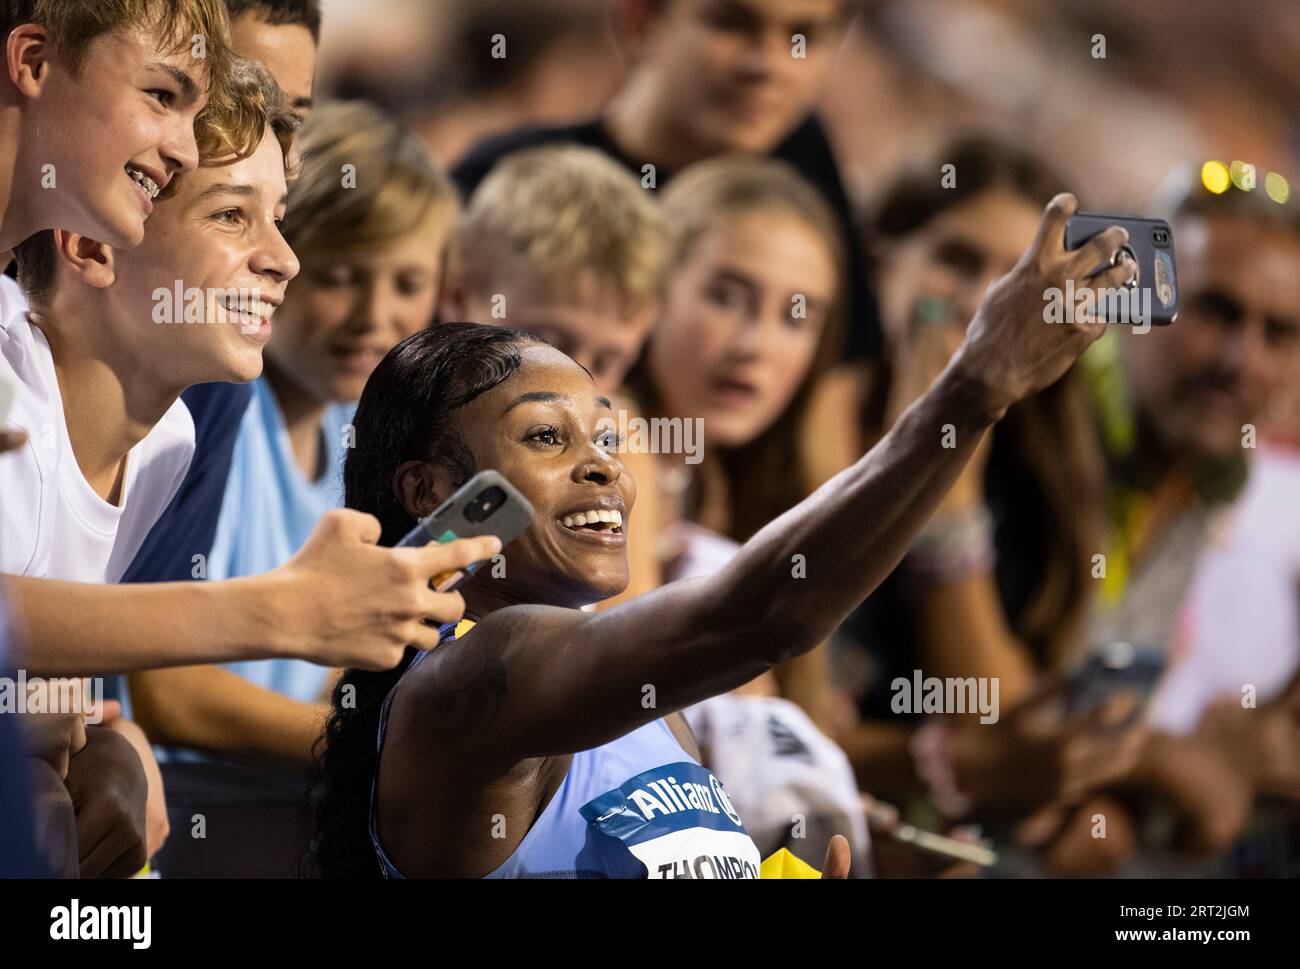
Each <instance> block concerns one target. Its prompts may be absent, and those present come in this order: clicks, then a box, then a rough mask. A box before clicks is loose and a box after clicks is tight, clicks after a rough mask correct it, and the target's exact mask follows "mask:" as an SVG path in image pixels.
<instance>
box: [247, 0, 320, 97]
mask: <svg viewBox="0 0 1300 969" xmlns="http://www.w3.org/2000/svg"><path fill="white" fill-rule="evenodd" d="M231 33H232V34H233V35H234V40H235V51H236V52H237V53H238V54H239V56H240V57H246V58H248V59H249V60H252V61H257V62H258V63H260V64H262V65H263V66H265V67H266V69H267V70H268V71H270V72H271V75H272V76H273V77H274V78H275V82H276V83H277V84H279V85H280V90H282V91H284V100H285V102H286V103H287V104H288V105H289V108H290V109H291V110H292V111H293V113H294V114H296V115H297V116H298V118H299V120H301V121H306V120H307V116H308V115H309V114H310V113H311V105H312V95H311V92H312V85H313V83H314V81H315V78H316V44H315V42H314V41H313V40H312V39H311V31H310V30H308V29H307V28H306V27H305V26H303V25H302V24H269V23H267V22H266V18H265V17H264V16H263V15H262V14H260V13H258V12H257V11H256V10H250V11H248V12H246V13H244V14H242V15H241V16H240V17H239V18H238V19H237V20H235V22H234V24H233V25H232V29H231Z"/></svg>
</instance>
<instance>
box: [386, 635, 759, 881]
mask: <svg viewBox="0 0 1300 969" xmlns="http://www.w3.org/2000/svg"><path fill="white" fill-rule="evenodd" d="M451 629H452V627H451V626H450V625H448V626H444V627H443V628H442V633H443V640H442V641H443V642H446V641H447V640H448V639H452V638H455V637H454V635H449V634H450V633H451ZM427 655H428V653H427V652H422V653H420V654H419V655H417V656H416V657H415V659H414V660H413V661H412V662H411V665H410V667H408V669H407V672H409V671H410V670H412V669H414V668H415V667H416V666H417V665H418V664H419V663H420V662H421V661H422V660H423V659H424V658H425V656H427ZM394 692H396V686H394V688H393V691H390V692H389V694H388V696H387V698H385V700H384V705H383V708H382V710H381V711H380V717H379V736H378V747H379V750H380V751H381V752H382V750H383V745H384V732H385V730H386V728H387V725H388V710H389V705H390V704H391V702H392V699H393V693H394ZM378 776H379V774H378V769H376V772H375V781H374V782H373V783H372V786H371V791H370V841H371V843H372V844H373V845H374V849H375V856H376V858H377V859H378V861H379V866H380V869H381V870H382V871H383V874H384V877H386V878H403V877H405V876H403V875H402V873H401V872H400V871H398V869H397V866H396V865H394V864H393V863H392V861H391V860H389V858H388V855H387V854H386V853H385V852H384V847H383V845H382V844H381V843H380V841H379V828H378V824H377V815H376V811H375V791H376V788H377V787H378ZM759 861H760V859H759V854H758V848H757V847H756V846H755V845H754V842H753V841H752V840H751V839H750V837H749V832H748V831H746V830H745V826H744V824H742V823H741V820H740V817H739V815H738V814H737V813H736V809H735V807H733V806H732V803H731V800H730V799H729V798H728V797H727V794H726V791H725V790H723V787H722V783H721V781H719V780H718V779H717V778H716V777H715V776H714V775H713V774H712V773H710V772H709V771H708V770H706V769H705V768H703V767H701V766H700V764H699V763H698V762H697V761H696V760H695V759H694V758H693V757H691V755H690V754H688V753H687V752H686V751H685V750H684V749H683V748H682V746H681V744H680V743H678V742H677V738H676V737H674V736H673V733H672V731H671V730H670V729H669V727H668V724H667V723H666V722H665V721H664V720H662V719H660V720H655V721H653V722H651V723H648V724H646V725H645V726H643V727H639V728H637V729H636V730H633V731H632V732H631V733H628V734H624V735H623V736H622V737H619V738H618V739H617V740H613V741H611V742H610V743H607V744H604V745H603V746H600V747H594V748H592V749H591V750H584V751H580V752H578V753H576V754H574V755H573V761H572V763H571V764H570V765H569V770H568V773H567V774H565V776H564V780H563V781H562V782H561V783H560V786H559V789H558V790H556V792H555V794H554V795H553V796H552V797H551V800H550V802H549V803H548V804H547V805H546V808H545V809H544V810H543V811H542V813H541V815H540V816H539V817H538V818H537V820H536V821H534V822H533V826H532V827H531V828H530V829H529V830H528V833H527V834H525V835H524V838H523V840H522V841H521V842H520V843H519V846H518V847H517V848H516V849H515V850H514V853H513V854H511V855H510V857H509V858H507V859H506V860H505V862H504V863H503V864H502V865H501V867H499V868H497V869H496V870H495V871H493V872H491V873H490V874H488V875H487V876H485V877H487V878H757V877H758V873H759Z"/></svg>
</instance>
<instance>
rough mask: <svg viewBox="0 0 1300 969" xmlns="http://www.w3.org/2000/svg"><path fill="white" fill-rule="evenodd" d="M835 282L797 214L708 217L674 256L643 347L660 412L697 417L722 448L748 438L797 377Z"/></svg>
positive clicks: (829, 263) (825, 253)
mask: <svg viewBox="0 0 1300 969" xmlns="http://www.w3.org/2000/svg"><path fill="white" fill-rule="evenodd" d="M835 288H836V268H835V258H834V256H833V255H832V253H831V251H830V249H829V248H828V246H827V245H826V242H825V240H824V239H823V238H822V236H820V235H819V234H818V233H817V232H816V231H815V230H814V229H813V228H812V227H810V226H809V225H807V224H806V223H805V222H804V221H803V220H802V219H801V218H799V217H798V216H796V215H793V214H791V213H786V212H780V211H770V212H766V211H760V212H753V213H749V214H745V215H738V216H732V217H729V218H726V219H723V220H721V221H720V222H718V223H717V226H716V228H714V229H712V230H710V231H708V232H707V233H705V234H704V235H703V236H702V237H701V238H700V239H699V241H698V242H697V243H696V245H695V247H694V249H693V250H692V251H691V252H690V253H689V255H688V256H687V257H686V258H685V259H683V260H681V261H680V263H679V266H678V268H677V269H676V270H675V272H674V274H673V278H672V282H671V284H670V287H669V292H668V298H667V301H666V304H665V309H664V313H663V316H662V317H661V318H660V321H659V323H658V325H657V327H656V328H655V331H654V336H653V339H652V340H651V342H650V346H649V348H648V349H647V354H648V363H649V367H650V374H651V378H652V380H653V382H654V385H655V387H656V389H657V390H658V393H659V397H660V403H661V405H662V407H663V409H664V411H665V412H666V413H667V414H668V415H669V416H673V417H702V418H704V427H705V433H706V434H707V435H708V437H709V440H710V441H712V442H713V443H715V444H718V445H720V446H722V447H739V446H741V445H744V444H748V443H749V442H750V441H752V440H754V439H755V438H756V437H758V435H760V434H762V433H763V432H764V431H765V430H767V429H768V428H769V427H771V426H772V424H773V423H774V422H775V421H776V420H777V419H778V418H779V417H780V416H781V414H782V413H783V412H784V411H785V409H786V408H787V407H788V406H789V405H790V402H791V401H792V400H793V399H794V396H795V394H796V393H797V392H798V389H799V386H800V385H801V384H802V382H803V380H804V378H805V377H806V376H807V374H808V370H809V368H810V367H811V365H812V362H813V359H814V357H815V355H816V352H817V346H818V341H819V339H820V337H821V333H822V330H823V329H824V327H825V326H826V322H827V315H828V312H829V310H830V307H831V304H832V301H833V299H834V297H835ZM800 311H802V313H803V315H802V317H801V316H800V315H799V313H800Z"/></svg>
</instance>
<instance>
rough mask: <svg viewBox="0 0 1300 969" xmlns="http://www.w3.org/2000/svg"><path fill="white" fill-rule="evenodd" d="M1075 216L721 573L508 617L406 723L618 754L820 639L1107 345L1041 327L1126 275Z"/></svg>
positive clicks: (1103, 237) (501, 743) (480, 637)
mask: <svg viewBox="0 0 1300 969" xmlns="http://www.w3.org/2000/svg"><path fill="white" fill-rule="evenodd" d="M1075 207H1076V202H1075V200H1074V199H1073V197H1072V196H1069V195H1063V196H1058V197H1057V198H1056V199H1054V200H1053V201H1052V203H1051V204H1050V205H1049V206H1048V208H1047V210H1046V212H1045V213H1044V216H1043V221H1042V225H1041V226H1040V229H1039V235H1038V238H1037V239H1036V240H1035V242H1034V244H1033V246H1031V247H1030V249H1029V251H1028V252H1026V253H1025V255H1024V257H1022V259H1021V261H1020V263H1019V264H1017V266H1016V268H1015V269H1014V270H1013V271H1012V272H1011V273H1010V274H1009V275H1007V276H1006V277H1004V278H1003V279H1001V280H999V281H998V282H997V283H995V284H994V285H993V286H991V287H990V289H989V291H988V294H987V295H986V297H985V299H984V302H983V304H982V305H981V307H980V310H979V312H978V313H977V315H976V318H975V319H974V320H973V321H972V323H971V325H970V328H969V330H968V331H967V335H966V339H965V342H964V343H963V344H962V346H961V348H960V349H959V350H958V352H957V353H956V354H955V355H954V357H953V358H952V360H951V361H950V362H949V365H948V367H947V368H946V369H945V370H944V371H943V373H942V374H940V376H939V377H938V378H937V379H936V381H935V382H934V384H933V385H932V386H931V387H930V389H929V390H928V391H927V392H926V393H925V394H924V395H922V396H921V397H920V398H919V399H918V400H916V401H915V402H914V403H913V404H912V405H911V406H910V407H909V408H908V409H907V410H906V411H905V412H904V413H903V414H902V416H901V417H900V418H899V420H898V421H897V423H896V424H895V425H894V427H893V429H892V430H891V431H890V432H889V433H888V434H887V435H886V436H885V437H884V438H883V439H882V440H881V441H880V442H879V443H878V444H877V445H876V446H875V447H874V448H872V449H871V451H870V452H868V453H867V454H866V455H865V456H864V457H863V458H861V459H860V460H859V461H858V462H857V463H855V464H854V465H853V466H851V467H849V468H847V469H845V470H844V471H843V472H841V473H840V474H838V475H836V476H835V477H834V478H832V479H831V480H830V481H828V482H827V483H826V484H824V485H823V486H822V487H821V488H819V489H818V490H817V491H816V492H814V493H813V494H812V495H811V496H809V497H808V498H807V499H806V500H804V501H803V502H801V503H800V504H798V505H796V506H795V507H794V508H792V509H790V511H788V512H786V513H785V514H784V515H782V516H781V517H779V518H777V519H776V520H775V521H773V522H771V523H770V524H769V525H767V526H766V527H765V528H764V529H762V530H761V531H760V532H758V534H756V535H755V536H754V537H753V538H751V539H750V540H749V541H748V542H747V543H746V544H745V545H744V546H743V548H742V549H741V550H740V552H739V553H738V554H737V555H736V556H735V558H734V559H733V560H732V561H731V562H730V563H729V564H728V565H727V567H726V568H725V569H723V570H722V571H721V572H719V573H718V574H716V575H714V576H710V577H708V578H704V579H699V580H694V581H690V582H680V583H672V584H670V585H667V586H664V587H662V588H660V589H658V590H656V591H654V592H651V593H648V594H646V595H644V596H640V597H638V598H637V599H634V600H632V601H630V602H628V603H626V604H624V605H621V606H619V607H617V608H615V609H611V610H609V611H607V612H601V613H583V612H579V611H576V610H567V609H555V608H550V607H543V606H519V607H511V608H507V609H502V610H500V611H498V612H494V613H492V614H491V615H489V616H488V617H487V618H486V619H485V620H484V621H483V622H482V623H480V625H479V627H478V628H477V629H476V630H475V631H474V633H473V634H472V635H471V636H470V637H468V638H467V639H466V640H465V641H463V642H458V643H451V644H448V645H446V646H443V647H440V648H439V649H438V650H436V651H435V652H434V653H433V655H431V656H430V657H429V659H428V660H427V661H425V662H424V663H422V664H421V665H420V666H419V667H417V668H416V670H415V671H413V673H412V675H411V676H410V677H408V680H407V682H404V684H403V688H402V690H401V691H399V694H398V699H397V702H396V705H395V707H394V717H395V718H396V719H397V720H398V721H399V722H404V723H405V724H406V725H408V726H409V725H412V724H414V725H415V726H414V729H415V730H417V731H418V732H419V733H421V734H422V735H424V736H425V737H427V738H428V739H429V740H430V741H436V743H437V744H438V745H439V748H438V749H439V750H440V751H442V752H443V755H444V756H448V757H452V758H456V757H457V754H458V752H459V753H461V754H463V755H464V756H465V757H466V758H467V759H472V760H473V761H474V762H475V763H476V764H478V765H480V766H484V767H486V766H487V765H486V764H484V762H483V759H484V757H485V756H490V757H492V758H493V759H494V760H495V759H496V758H498V757H499V758H500V759H501V763H502V765H503V766H505V765H508V764H510V763H515V762H517V761H519V760H521V759H524V758H527V757H534V756H545V755H554V754H560V753H568V752H572V751H577V750H584V749H587V748H589V747H593V746H596V745H599V744H601V743H605V742H607V741H609V740H611V739H613V738H615V737H618V736H621V735H622V734H624V733H626V732H627V731H629V730H631V729H634V728H635V727H637V726H639V725H641V724H643V723H647V722H649V721H650V720H653V719H655V718H657V717H660V716H663V715H665V714H667V713H669V712H671V711H674V710H678V709H681V708H682V707H685V706H688V705H689V704H691V703H695V702H697V701H699V700H702V699H704V698H706V697H709V696H713V695H715V694H718V693H722V692H724V691H726V690H729V689H732V688H734V687H736V686H739V685H740V684H742V683H745V682H747V681H748V680H750V679H753V677H755V676H756V675H758V674H759V673H761V672H763V671H764V670H765V669H767V668H769V667H771V666H772V665H773V664H775V663H777V662H780V661H781V660H784V659H788V658H790V657H791V656H796V655H799V654H800V653H803V652H806V651H807V650H809V649H812V648H813V647H814V646H816V645H817V644H818V643H819V642H821V641H823V640H824V639H825V638H826V637H827V636H829V635H830V633H831V632H832V631H833V630H834V629H835V627H836V626H837V625H838V624H839V623H840V622H841V621H842V620H843V619H844V617H845V616H846V615H847V614H848V613H849V612H850V611H851V610H852V609H853V608H855V607H856V606H857V605H858V604H859V603H860V602H861V601H862V600H863V599H864V598H866V597H867V596H868V595H869V594H870V593H871V592H872V590H874V589H875V588H876V586H877V585H879V583H880V582H881V581H882V580H883V579H884V578H885V577H886V576H887V575H888V574H889V573H890V571H892V570H893V568H894V567H895V566H896V565H897V564H898V562H899V561H900V560H901V559H902V557H903V555H904V554H905V553H906V552H907V550H908V548H909V546H910V544H911V542H912V540H913V538H914V537H915V535H916V533H917V531H918V530H919V528H920V527H921V525H922V524H923V523H924V522H925V520H926V519H927V518H928V517H929V515H930V513H931V512H932V511H933V510H934V508H935V507H936V506H937V505H938V503H939V501H940V500H941V499H942V498H943V496H944V494H945V493H946V492H947V491H948V489H949V487H950V486H951V485H952V483H953V481H954V480H955V479H956V477H957V475H958V474H959V473H960V472H961V469H962V467H963V466H964V465H965V463H966V461H967V460H968V459H969V458H970V456H971V454H972V453H973V451H974V450H975V448H976V447H977V446H978V444H979V442H980V440H981V438H982V437H983V435H984V433H985V431H986V430H988V428H989V427H990V426H991V425H992V424H993V423H994V422H995V421H997V420H998V419H999V418H1000V417H1001V416H1002V414H1003V413H1005V411H1006V408H1007V407H1009V406H1010V405H1011V404H1013V403H1015V402H1016V401H1018V400H1020V399H1023V398H1024V397H1026V396H1028V395H1029V394H1032V393H1035V392H1037V391H1038V390H1040V389H1042V388H1043V387H1046V386H1049V385H1050V384H1052V383H1054V382H1055V381H1056V380H1058V379H1059V378H1060V377H1061V375H1062V374H1063V373H1064V372H1065V371H1066V370H1067V369H1068V368H1069V366H1070V365H1071V364H1072V363H1073V362H1074V360H1075V359H1076V358H1077V357H1078V356H1079V355H1080V354H1081V353H1082V352H1083V351H1084V349H1086V348H1087V347H1088V346H1089V345H1090V344H1091V343H1092V342H1093V341H1094V340H1095V339H1097V337H1099V336H1100V335H1101V332H1102V331H1103V329H1104V326H1105V324H1101V323H1087V324H1059V323H1058V324H1051V323H1047V322H1045V313H1044V308H1045V302H1044V301H1045V300H1046V299H1049V298H1050V297H1051V294H1052V292H1053V291H1054V290H1055V291H1061V292H1063V291H1065V290H1066V281H1067V280H1073V281H1074V286H1075V289H1076V290H1080V291H1081V290H1083V289H1085V288H1087V287H1089V286H1094V287H1114V286H1117V285H1119V284H1120V283H1122V282H1123V281H1124V280H1125V279H1126V278H1127V274H1128V273H1129V270H1128V269H1127V268H1126V267H1125V266H1124V265H1122V264H1121V265H1120V266H1118V267H1113V268H1111V269H1109V270H1107V272H1105V273H1102V274H1100V275H1098V276H1096V277H1095V278H1089V273H1090V272H1091V271H1092V270H1093V269H1094V268H1095V267H1097V266H1098V265H1099V264H1104V263H1105V262H1107V261H1108V260H1109V258H1110V256H1111V254H1112V253H1113V252H1114V251H1115V250H1116V249H1117V248H1118V247H1119V246H1120V245H1122V244H1123V243H1124V242H1125V241H1126V239H1127V234H1126V233H1125V232H1124V230H1123V229H1120V228H1117V227H1112V228H1111V229H1109V230H1107V231H1106V232H1104V233H1102V234H1100V235H1099V236H1096V237H1094V239H1093V240H1092V241H1090V242H1089V243H1088V244H1087V245H1086V246H1084V247H1083V248H1082V249H1080V250H1076V251H1074V252H1068V253H1067V252H1066V251H1065V249H1064V245H1063V242H1062V239H1063V233H1064V227H1065V223H1066V221H1067V220H1068V218H1069V216H1070V215H1071V214H1073V212H1074V210H1075ZM1067 318H1069V317H1067ZM413 746H422V745H413ZM425 749H427V748H425ZM489 769H490V768H489Z"/></svg>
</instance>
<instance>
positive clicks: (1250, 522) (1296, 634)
mask: <svg viewBox="0 0 1300 969" xmlns="http://www.w3.org/2000/svg"><path fill="white" fill-rule="evenodd" d="M1182 620H1183V621H1182V628H1181V630H1180V632H1181V638H1182V639H1183V642H1182V644H1181V648H1180V650H1179V652H1180V653H1181V655H1180V656H1179V657H1178V658H1177V661H1176V662H1175V663H1174V664H1173V665H1172V666H1171V667H1170V668H1169V671H1168V673H1166V675H1165V678H1164V682H1163V683H1162V684H1161V686H1160V690H1159V691H1158V693H1157V694H1156V697H1155V702H1154V706H1153V710H1152V724H1153V725H1154V726H1155V727H1156V728H1158V729H1160V730H1164V731H1166V732H1169V733H1176V734H1186V733H1190V732H1192V731H1193V730H1195V729H1196V725H1197V723H1198V721H1199V720H1200V718H1201V714H1202V713H1203V712H1204V710H1205V708H1206V706H1208V705H1209V704H1210V703H1213V702H1214V701H1216V700H1237V701H1240V700H1241V698H1242V695H1243V694H1242V689H1243V687H1247V686H1251V687H1254V690H1255V699H1256V702H1257V703H1260V704H1262V703H1264V702H1266V701H1268V700H1270V699H1272V698H1273V697H1274V696H1276V695H1277V694H1278V693H1280V692H1281V690H1282V689H1283V687H1285V686H1286V684H1287V682H1288V681H1289V680H1290V678H1291V677H1292V676H1293V675H1294V674H1295V671H1296V670H1297V668H1300V451H1296V450H1294V449H1290V448H1286V447H1283V446H1280V445H1273V444H1270V445H1268V446H1263V445H1261V447H1260V448H1259V450H1258V452H1257V453H1256V455H1255V458H1254V460H1253V461H1251V466H1250V477H1249V479H1248V480H1247V482H1246V488H1245V490H1244V491H1243V492H1242V494H1241V495H1240V497H1239V498H1238V499H1237V501H1236V503H1235V504H1234V506H1233V507H1232V508H1231V510H1230V511H1229V512H1228V515H1227V516H1226V519H1225V521H1224V523H1223V526H1222V527H1221V528H1219V529H1216V531H1215V532H1214V533H1212V534H1211V536H1210V540H1209V544H1208V545H1207V546H1206V549H1205V551H1204V552H1203V553H1202V555H1201V558H1200V559H1199V561H1198V562H1197V567H1196V574H1195V578H1194V579H1193V581H1192V587H1191V590H1190V591H1189V593H1188V596H1187V600H1186V602H1185V603H1184V608H1183V614H1182Z"/></svg>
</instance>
